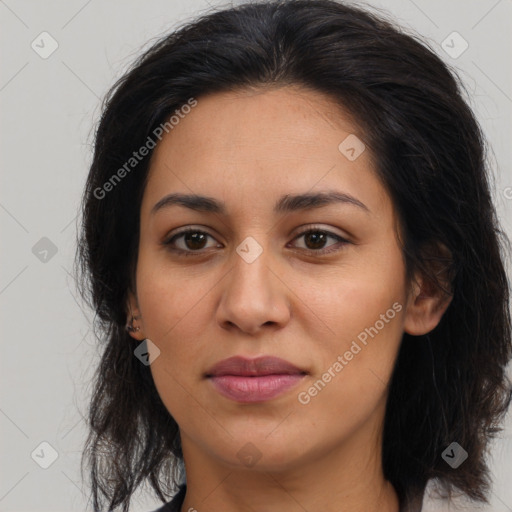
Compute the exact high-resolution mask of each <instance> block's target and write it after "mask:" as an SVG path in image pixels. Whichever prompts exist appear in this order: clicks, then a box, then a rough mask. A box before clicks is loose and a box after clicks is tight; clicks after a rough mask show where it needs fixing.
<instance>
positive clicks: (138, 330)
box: [126, 290, 146, 341]
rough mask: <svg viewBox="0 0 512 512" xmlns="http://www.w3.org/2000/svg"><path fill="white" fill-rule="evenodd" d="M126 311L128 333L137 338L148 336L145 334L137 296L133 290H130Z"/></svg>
mask: <svg viewBox="0 0 512 512" xmlns="http://www.w3.org/2000/svg"><path fill="white" fill-rule="evenodd" d="M126 311H127V314H126V330H127V331H128V334H129V335H130V336H131V337H132V338H133V339H135V340H139V341H142V340H144V339H145V338H146V336H145V335H144V329H143V324H142V315H141V313H140V308H139V304H138V301H137V297H136V295H135V293H133V292H132V291H131V290H128V296H127V300H126ZM130 327H131V329H130Z"/></svg>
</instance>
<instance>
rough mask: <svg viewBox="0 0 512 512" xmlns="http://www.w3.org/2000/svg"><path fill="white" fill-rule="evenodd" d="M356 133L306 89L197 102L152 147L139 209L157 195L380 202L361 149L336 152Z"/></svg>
mask: <svg viewBox="0 0 512 512" xmlns="http://www.w3.org/2000/svg"><path fill="white" fill-rule="evenodd" d="M347 137H352V138H354V137H355V139H354V140H356V141H357V140H359V141H360V139H361V138H363V134H362V133H361V132H360V130H359V128H358V126H357V125H356V124H355V122H354V121H353V120H352V118H351V116H350V115H349V114H348V113H346V112H345V111H344V110H343V109H342V108H341V107H340V106H339V105H338V104H336V103H335V102H334V101H332V100H331V99H330V98H328V97H326V96H324V95H322V94H321V93H318V92H316V91H311V90H307V89H300V88H297V87H282V88H279V89H270V90H269V89H261V90H248V89H244V90H239V91H236V92H223V93H216V94H211V95H208V96H204V97H199V98H198V99H197V106H196V107H194V108H193V109H191V111H190V112H189V113H188V114H186V115H183V116H182V118H181V119H180V121H179V123H178V124H176V125H175V126H174V127H173V129H172V130H170V131H169V133H166V134H165V135H164V137H163V138H162V140H161V142H159V143H158V145H157V147H156V148H155V150H154V154H153V156H152V159H151V167H150V171H149V176H148V183H147V189H146V192H145V199H144V201H143V208H146V210H147V209H148V208H150V207H151V206H152V205H150V204H148V203H149V202H152V203H153V204H154V203H155V202H156V201H158V200H159V199H160V198H161V196H162V195H164V194H166V193H169V192H174V191H180V192H183V193H197V194H201V193H206V192H207V193H208V195H214V196H217V197H219V198H222V199H223V200H224V201H226V202H229V201H232V202H238V203H239V205H243V204H250V203H254V202H255V201H257V202H259V203H261V202H262V201H264V200H265V199H267V198H270V196H277V195H282V193H285V192H286V193H304V192H306V191H308V190H314V189H315V188H329V189H332V188H333V187H335V188H337V189H342V190H343V191H344V192H346V193H350V194H352V195H356V196H357V195H362V196H367V198H368V197H369V196H374V197H373V200H372V202H375V201H379V202H382V201H387V200H388V198H387V194H386V193H385V191H384V189H383V187H382V185H381V183H380V181H379V179H378V178H377V176H376V174H375V172H374V165H373V158H372V155H371V153H370V151H369V150H367V149H365V150H364V151H363V152H362V153H361V154H360V155H359V156H358V157H357V158H356V159H349V158H347V155H346V154H344V153H343V152H342V151H340V147H339V146H340V143H343V141H345V140H352V139H347Z"/></svg>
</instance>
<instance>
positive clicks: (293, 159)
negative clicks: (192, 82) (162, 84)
mask: <svg viewBox="0 0 512 512" xmlns="http://www.w3.org/2000/svg"><path fill="white" fill-rule="evenodd" d="M358 135H359V136H360V137H361V138H362V136H361V134H360V132H358V128H357V126H355V125H354V124H353V123H352V122H351V121H350V119H349V118H348V117H347V116H346V115H345V114H344V113H343V112H342V111H341V110H340V109H339V108H338V107H336V106H335V105H334V104H333V103H331V102H330V101H329V100H328V99H327V98H326V97H324V96H322V95H320V94H318V93H315V92H311V91H307V90H300V89H292V88H290V87H284V88H281V89H278V90H266V91H261V90H260V91H258V92H254V91H252V92H250V91H241V92H238V93H233V92H230V93H221V94H214V95H210V96H207V97H200V98H198V103H197V106H195V107H194V108H192V109H191V112H190V113H189V114H187V115H185V116H183V119H181V120H180V121H179V123H178V124H177V125H175V126H174V128H173V129H172V130H171V131H170V132H169V133H168V134H166V135H165V136H164V138H163V139H162V140H161V142H160V143H159V144H158V146H157V147H156V149H155V152H154V154H153V156H152V160H151V167H150V172H149V179H148V183H147V187H146V189H145V193H144V196H143V201H142V206H141V225H140V245H139V253H138V263H137V272H136V290H137V293H136V299H135V298H134V297H132V298H131V309H132V312H137V313H139V314H140V317H141V318H140V322H139V325H140V326H141V331H140V332H139V333H137V334H133V336H134V337H136V336H139V339H143V338H149V339H150V340H151V342H152V344H149V348H150V354H151V357H155V356H157V357H156V358H155V359H154V361H153V362H152V364H151V372H152V376H153V378H154V382H155V385H156V387H157V389H158V392H159V394H160V396H161V398H162V401H163V403H164V404H165V406H166V407H167V409H168V411H169V413H170V414H171V415H172V416H173V418H174V419H175V420H176V421H177V423H178V425H179V427H180V432H181V438H182V444H183V450H184V454H185V460H186V458H187V453H189V454H192V453H196V454H197V453H200V454H202V455H203V456H206V457H209V458H210V459H212V460H216V461H217V462H218V463H221V464H223V465H225V466H226V467H234V466H241V465H246V466H248V467H250V466H252V465H254V467H255V468H261V469H262V470H269V469H272V470H285V469H286V468H289V467H293V466H295V467H296V464H297V463H298V462H307V461H308V460H313V459H316V458H318V457H321V456H322V455H328V454H333V453H338V452H339V451H341V450H349V451H350V450H359V451H358V453H363V452H364V453H366V451H368V449H369V447H370V448H371V449H372V452H373V453H378V450H377V451H375V448H376V447H377V446H378V444H379V442H380V439H379V436H380V433H381V431H382V422H383V418H384V408H385V399H386V393H387V384H388V382H389V380H390V376H391V373H392V370H393V364H394V361H395V359H396V356H397V351H398V349H399V345H400V341H401V338H402V334H403V332H404V330H406V331H408V332H411V333H412V334H420V333H421V332H420V331H421V330H422V329H423V330H424V331H428V330H430V329H431V328H433V326H434V324H435V323H437V321H436V319H430V320H428V319H425V318H424V317H422V318H420V317H421V313H419V312H418V311H417V310H414V308H415V307H416V306H415V299H414V297H412V298H409V299H408V287H407V283H406V280H405V267H404V262H403V259H402V254H401V251H400V248H399V245H398V242H397V236H396V218H395V214H394V209H393V204H392V202H391V200H390V197H389V196H388V194H387V193H386V190H385V189H384V187H383V185H382V184H381V183H380V181H379V179H378V178H377V177H376V175H375V173H374V169H373V166H372V161H371V157H370V151H369V149H364V146H362V145H361V142H360V140H359V139H358V138H357V137H358ZM347 137H348V139H347ZM340 144H341V146H340ZM171 194H180V195H183V196H186V197H185V199H184V200H176V196H175V197H174V200H172V199H171V198H170V197H168V196H170V195H171ZM196 196H201V197H204V198H205V199H201V200H200V199H199V198H198V197H196ZM165 198H167V200H166V199H165ZM206 198H207V199H206ZM186 229H190V230H191V231H192V233H189V234H185V235H181V233H183V231H184V230H186ZM308 232H309V233H308ZM411 296H412V295H411ZM418 300H419V299H418ZM416 302H417V301H416ZM427 309H428V308H427ZM429 322H430V324H429ZM420 324H421V325H420ZM155 347H158V350H159V351H160V353H159V354H158V351H157V350H156V348H155ZM233 356H239V357H241V358H245V359H246V360H248V361H245V363H246V364H245V365H244V364H240V365H229V364H228V365H226V366H224V371H223V372H222V371H220V370H222V368H220V367H217V370H218V371H217V372H215V369H214V365H216V364H217V363H219V362H221V361H223V360H226V359H228V358H231V357H233ZM262 356H268V357H276V358H280V359H282V360H284V361H286V362H288V364H289V366H286V365H283V364H276V362H275V361H274V362H272V361H270V362H269V361H266V362H265V361H263V362H262V363H261V364H259V363H254V362H251V360H253V359H255V358H261V357H262ZM238 362H239V363H240V361H238ZM242 362H243V361H242ZM278 363H279V362H278ZM281 363H282V362H281ZM290 365H292V366H290ZM190 456H192V455H190ZM250 461H252V462H250Z"/></svg>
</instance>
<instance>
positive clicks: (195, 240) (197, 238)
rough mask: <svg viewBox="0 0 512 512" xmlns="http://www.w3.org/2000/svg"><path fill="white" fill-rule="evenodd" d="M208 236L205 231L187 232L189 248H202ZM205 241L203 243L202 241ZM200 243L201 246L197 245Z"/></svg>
mask: <svg viewBox="0 0 512 512" xmlns="http://www.w3.org/2000/svg"><path fill="white" fill-rule="evenodd" d="M205 239H206V237H205V235H204V234H203V233H186V234H185V243H186V245H187V247H188V248H189V249H202V248H203V246H204V241H205ZM201 242H203V243H201ZM195 244H199V246H197V245H195Z"/></svg>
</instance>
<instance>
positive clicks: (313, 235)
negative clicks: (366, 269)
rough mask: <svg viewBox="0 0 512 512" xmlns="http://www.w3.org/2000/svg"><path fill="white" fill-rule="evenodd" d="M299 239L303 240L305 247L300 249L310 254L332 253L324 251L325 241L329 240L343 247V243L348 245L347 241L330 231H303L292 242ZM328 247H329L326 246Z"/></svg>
mask: <svg viewBox="0 0 512 512" xmlns="http://www.w3.org/2000/svg"><path fill="white" fill-rule="evenodd" d="M299 238H304V243H305V245H306V247H302V248H303V249H305V250H306V251H311V252H319V253H326V252H332V249H330V250H325V249H324V247H325V244H326V243H327V240H328V239H329V238H331V239H333V240H335V241H336V242H339V243H342V244H343V245H344V244H345V243H348V240H345V239H344V238H342V237H341V236H339V235H335V234H334V233H331V232H330V231H324V230H321V229H309V230H307V231H303V232H302V233H300V234H299V235H297V236H296V237H295V239H294V240H297V239H299ZM331 245H335V244H331ZM328 247H330V246H328Z"/></svg>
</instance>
